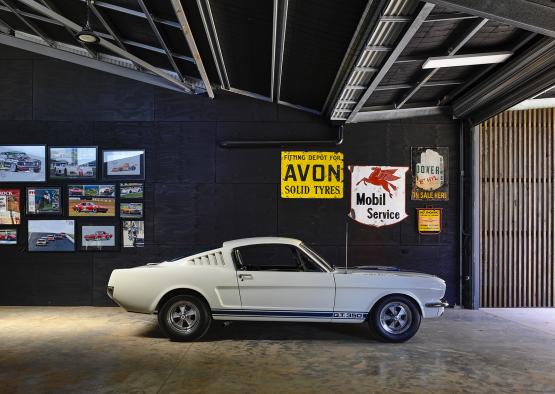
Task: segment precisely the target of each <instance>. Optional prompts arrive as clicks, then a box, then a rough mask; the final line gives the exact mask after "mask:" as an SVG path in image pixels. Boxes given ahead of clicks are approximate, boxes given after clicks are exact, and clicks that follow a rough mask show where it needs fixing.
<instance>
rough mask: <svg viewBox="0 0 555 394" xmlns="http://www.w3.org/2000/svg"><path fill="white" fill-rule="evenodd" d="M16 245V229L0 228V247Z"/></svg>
mask: <svg viewBox="0 0 555 394" xmlns="http://www.w3.org/2000/svg"><path fill="white" fill-rule="evenodd" d="M3 245H17V228H0V246H3Z"/></svg>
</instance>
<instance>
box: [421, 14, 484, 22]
mask: <svg viewBox="0 0 555 394" xmlns="http://www.w3.org/2000/svg"><path fill="white" fill-rule="evenodd" d="M476 18H480V17H479V16H477V15H468V14H459V13H454V14H433V15H430V16H428V19H426V21H425V23H432V22H449V21H459V20H464V19H476Z"/></svg>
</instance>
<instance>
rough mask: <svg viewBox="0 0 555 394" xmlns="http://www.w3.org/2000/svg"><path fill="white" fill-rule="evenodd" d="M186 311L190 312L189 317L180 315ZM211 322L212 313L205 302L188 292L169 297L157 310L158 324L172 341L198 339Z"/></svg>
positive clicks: (183, 314) (185, 313)
mask: <svg viewBox="0 0 555 394" xmlns="http://www.w3.org/2000/svg"><path fill="white" fill-rule="evenodd" d="M181 307H184V309H181ZM188 312H189V313H192V314H190V315H189V318H187V317H181V316H185V315H187V313H188ZM176 314H177V315H179V316H176ZM211 323H212V315H211V313H210V308H209V307H208V305H207V304H206V302H204V300H202V299H200V298H199V297H197V296H194V295H190V294H183V295H177V296H174V297H172V298H170V299H169V300H167V301H166V302H165V303H164V305H163V306H162V308H160V310H159V311H158V324H159V325H160V328H161V329H162V331H163V332H164V333H165V334H166V335H167V336H168V337H169V338H170V339H171V340H172V341H194V340H195V339H199V338H201V337H202V336H204V334H206V332H207V331H208V329H209V328H210V324H211Z"/></svg>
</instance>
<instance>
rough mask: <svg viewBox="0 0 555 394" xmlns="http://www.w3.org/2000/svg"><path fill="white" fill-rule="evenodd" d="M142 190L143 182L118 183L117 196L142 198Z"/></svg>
mask: <svg viewBox="0 0 555 394" xmlns="http://www.w3.org/2000/svg"><path fill="white" fill-rule="evenodd" d="M144 191H145V184H144V183H120V185H119V198H120V199H121V200H142V199H143V198H144Z"/></svg>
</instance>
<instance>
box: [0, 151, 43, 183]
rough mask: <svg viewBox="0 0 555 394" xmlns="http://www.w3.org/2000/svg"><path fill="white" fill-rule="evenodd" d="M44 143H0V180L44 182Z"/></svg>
mask: <svg viewBox="0 0 555 394" xmlns="http://www.w3.org/2000/svg"><path fill="white" fill-rule="evenodd" d="M46 164H47V163H46V145H24V144H20V145H0V182H3V183H4V182H14V183H18V182H27V183H35V182H46Z"/></svg>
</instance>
